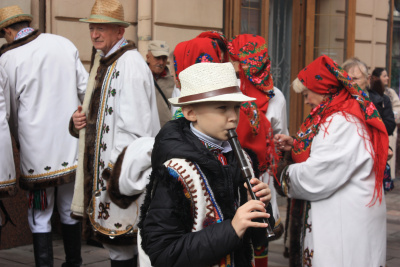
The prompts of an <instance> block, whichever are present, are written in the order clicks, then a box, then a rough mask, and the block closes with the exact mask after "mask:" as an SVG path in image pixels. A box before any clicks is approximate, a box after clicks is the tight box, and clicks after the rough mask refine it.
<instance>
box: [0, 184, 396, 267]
mask: <svg viewBox="0 0 400 267" xmlns="http://www.w3.org/2000/svg"><path fill="white" fill-rule="evenodd" d="M282 202H283V203H284V202H285V201H282ZM386 205H387V262H386V267H398V266H400V179H399V178H398V179H396V180H395V189H394V190H393V191H392V192H390V193H388V194H387V195H386ZM285 208H286V207H285V205H281V206H280V207H279V209H280V211H281V215H282V216H284V215H285V214H286V212H285ZM282 219H283V220H284V218H282ZM53 248H54V266H56V267H58V266H61V264H62V263H63V259H64V257H65V256H64V250H63V244H62V240H60V238H59V237H55V240H54V242H53ZM282 253H283V239H282V238H281V239H279V240H276V241H274V242H271V243H270V251H269V264H268V266H269V267H285V266H288V259H285V258H284V257H283V255H282ZM82 257H83V266H88V267H89V266H92V267H109V266H110V262H109V260H108V253H107V251H106V250H104V249H102V248H98V247H93V246H88V245H86V243H82ZM0 266H2V267H22V266H35V261H34V258H33V247H32V245H27V246H21V247H16V248H12V249H5V250H0Z"/></svg>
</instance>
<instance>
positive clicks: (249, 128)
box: [228, 34, 289, 267]
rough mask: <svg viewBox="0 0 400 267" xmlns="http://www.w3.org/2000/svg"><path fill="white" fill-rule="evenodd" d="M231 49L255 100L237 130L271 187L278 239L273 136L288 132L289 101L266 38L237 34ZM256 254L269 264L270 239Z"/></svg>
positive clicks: (260, 263) (244, 89)
mask: <svg viewBox="0 0 400 267" xmlns="http://www.w3.org/2000/svg"><path fill="white" fill-rule="evenodd" d="M228 51H229V54H230V58H231V60H232V62H233V65H234V67H235V70H236V73H237V76H238V77H240V80H239V84H240V89H241V92H242V93H243V94H244V95H247V96H249V97H253V98H255V99H256V100H255V101H251V102H245V103H243V104H242V106H241V108H240V114H241V115H240V120H239V124H238V128H237V133H238V138H239V141H240V143H241V144H242V146H243V147H244V148H246V149H250V150H251V151H252V152H254V153H255V154H256V159H253V161H256V162H258V166H257V168H256V177H259V179H260V180H261V181H263V182H264V183H266V184H268V185H269V186H270V189H271V196H272V199H271V204H272V207H273V214H274V218H275V225H274V227H273V230H274V233H275V237H274V238H272V239H271V240H273V239H277V238H279V237H280V236H281V235H282V233H283V231H284V230H283V224H282V222H281V220H280V215H279V209H278V204H277V201H276V191H275V188H274V186H273V180H274V176H275V174H276V173H275V171H276V162H277V161H278V157H277V154H276V152H275V147H274V143H273V136H274V135H275V134H285V135H288V134H289V132H288V129H287V119H286V101H285V97H284V95H283V94H282V92H281V91H280V90H279V89H278V88H276V87H274V85H273V81H272V75H271V62H270V60H269V56H268V48H267V43H266V41H265V40H264V38H263V37H261V36H257V35H252V34H240V35H237V36H235V37H234V38H232V39H231V40H230V41H229V44H228ZM255 253H256V255H255V259H256V267H259V266H263V267H265V266H267V265H268V241H267V242H266V243H265V244H263V246H262V247H259V248H257V249H256V250H255Z"/></svg>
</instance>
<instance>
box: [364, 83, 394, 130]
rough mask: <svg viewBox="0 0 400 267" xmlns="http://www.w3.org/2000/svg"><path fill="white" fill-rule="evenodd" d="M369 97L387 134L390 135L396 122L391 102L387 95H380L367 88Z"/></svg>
mask: <svg viewBox="0 0 400 267" xmlns="http://www.w3.org/2000/svg"><path fill="white" fill-rule="evenodd" d="M368 93H369V98H370V99H371V101H372V103H374V105H375V107H376V109H377V110H378V112H379V115H381V118H382V121H383V123H384V124H385V127H386V131H387V133H388V135H392V134H393V131H394V129H395V128H396V122H395V120H394V114H393V109H392V103H391V102H390V98H389V97H388V96H387V95H383V96H381V95H380V94H378V93H377V92H375V91H373V90H369V91H368Z"/></svg>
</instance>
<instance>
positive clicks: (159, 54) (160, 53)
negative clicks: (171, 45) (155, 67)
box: [150, 50, 169, 57]
mask: <svg viewBox="0 0 400 267" xmlns="http://www.w3.org/2000/svg"><path fill="white" fill-rule="evenodd" d="M150 52H151V54H152V55H153V57H161V56H166V57H168V56H169V53H168V52H166V51H151V50H150Z"/></svg>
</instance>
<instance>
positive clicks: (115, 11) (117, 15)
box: [79, 0, 131, 28]
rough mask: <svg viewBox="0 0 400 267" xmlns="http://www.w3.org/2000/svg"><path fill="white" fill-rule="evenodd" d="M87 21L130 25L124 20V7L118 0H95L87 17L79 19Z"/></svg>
mask: <svg viewBox="0 0 400 267" xmlns="http://www.w3.org/2000/svg"><path fill="white" fill-rule="evenodd" d="M79 21H81V22H87V23H107V24H116V25H120V26H123V27H125V28H126V27H128V26H129V25H131V24H130V23H129V22H126V21H124V7H123V6H122V4H121V3H120V2H119V1H118V0H96V2H95V3H94V5H93V8H92V12H91V14H90V17H89V18H88V19H80V20H79Z"/></svg>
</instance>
